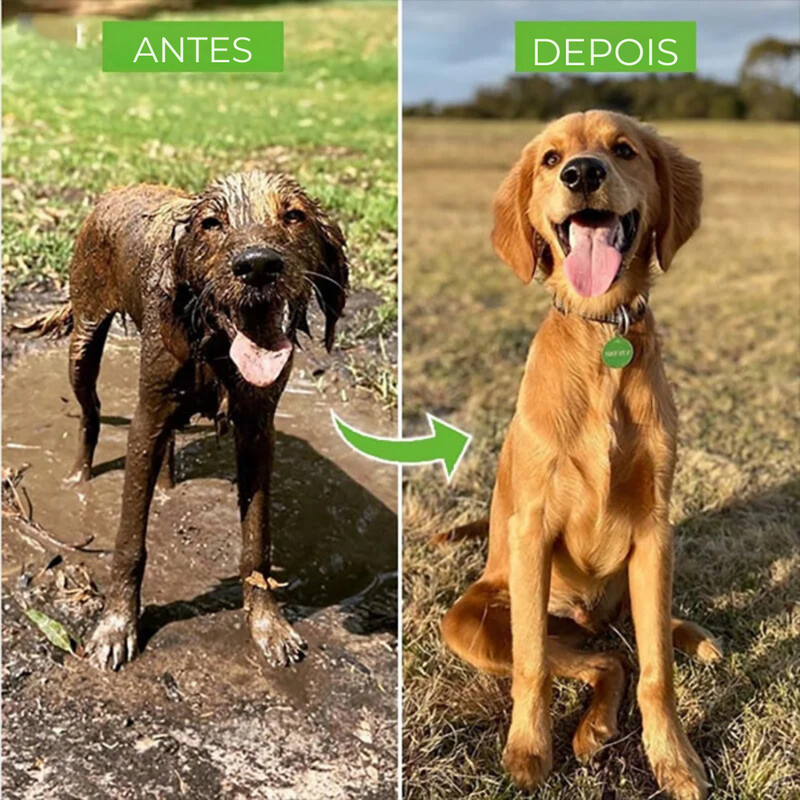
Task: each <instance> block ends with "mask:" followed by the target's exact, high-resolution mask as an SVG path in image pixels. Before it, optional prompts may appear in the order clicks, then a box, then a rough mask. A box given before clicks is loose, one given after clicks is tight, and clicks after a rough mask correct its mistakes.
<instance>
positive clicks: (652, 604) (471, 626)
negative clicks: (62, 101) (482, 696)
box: [442, 111, 721, 800]
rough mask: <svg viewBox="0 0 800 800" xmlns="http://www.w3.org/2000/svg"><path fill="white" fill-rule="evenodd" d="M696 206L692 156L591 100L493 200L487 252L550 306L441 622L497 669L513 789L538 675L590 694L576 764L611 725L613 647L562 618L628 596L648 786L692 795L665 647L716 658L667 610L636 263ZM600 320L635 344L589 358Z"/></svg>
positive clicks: (543, 720)
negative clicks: (604, 648)
mask: <svg viewBox="0 0 800 800" xmlns="http://www.w3.org/2000/svg"><path fill="white" fill-rule="evenodd" d="M701 200H702V182H701V176H700V169H699V166H698V164H697V162H695V161H693V160H692V159H690V158H687V157H686V156H685V155H683V154H682V153H680V152H679V151H678V149H677V148H675V147H674V146H673V145H671V144H669V143H668V142H666V141H665V140H664V139H662V138H661V137H659V136H658V135H657V134H656V133H655V131H654V130H652V129H651V128H649V127H647V126H645V125H642V124H640V123H638V122H636V121H635V120H633V119H630V118H628V117H626V116H623V115H620V114H612V113H606V112H603V111H588V112H586V113H579V114H570V115H569V116H566V117H563V118H562V119H560V120H558V121H556V122H554V123H552V124H551V125H549V126H548V127H547V128H546V129H545V130H544V131H543V132H542V133H541V134H540V135H539V136H537V137H536V138H535V139H534V140H533V141H532V142H530V144H528V145H527V147H525V149H524V150H523V152H522V155H521V156H520V159H519V161H518V162H517V163H516V165H515V166H514V167H513V168H512V170H511V172H510V174H509V175H508V177H507V178H506V179H505V180H504V182H503V184H502V185H501V187H500V189H499V191H498V192H497V195H496V197H495V201H494V230H493V232H492V242H493V244H494V247H495V249H496V251H497V253H498V254H499V255H500V257H501V258H502V259H503V260H504V261H505V262H506V263H507V264H508V265H510V266H511V267H512V268H513V269H514V271H515V272H516V274H517V275H518V276H519V278H520V279H521V280H522V281H523V282H525V283H529V282H530V281H531V279H532V278H533V275H534V272H539V273H540V275H541V278H542V280H543V282H544V285H545V286H546V287H547V289H548V290H549V291H550V292H551V293H552V295H553V305H554V308H553V309H552V310H551V311H550V313H549V315H548V316H547V318H546V319H545V320H544V322H543V323H542V325H541V326H540V328H539V330H538V332H537V334H536V337H535V339H534V340H533V343H532V345H531V348H530V352H529V355H528V361H527V365H526V368H525V375H524V377H523V379H522V385H521V387H520V392H519V398H518V401H517V407H516V412H515V414H514V418H513V419H512V421H511V425H510V427H509V430H508V434H507V436H506V440H505V443H504V445H503V448H502V452H501V454H500V462H499V465H498V471H497V482H496V484H495V488H494V494H493V496H492V505H491V515H490V520H489V556H488V560H487V563H486V567H485V569H484V572H483V575H482V576H481V578H480V580H478V581H477V582H476V583H474V584H473V585H472V586H471V587H470V588H469V589H468V590H467V591H466V593H465V594H464V595H463V597H461V598H460V599H459V600H458V602H457V603H456V604H455V605H454V606H453V608H452V609H451V610H450V611H449V612H448V613H447V615H446V616H445V618H444V620H443V622H442V631H443V635H444V638H445V640H446V642H447V644H448V645H449V646H450V648H452V650H454V651H455V652H456V653H457V654H458V655H459V656H461V657H462V658H464V659H466V660H467V661H469V662H470V663H472V664H474V665H475V666H476V667H478V668H479V669H482V670H485V671H487V672H491V673H495V674H506V675H507V674H511V675H512V678H513V682H512V697H513V713H512V718H511V728H510V730H509V734H508V742H507V744H506V747H505V753H504V764H505V766H506V768H507V769H508V770H509V772H510V773H511V775H512V777H513V778H514V780H515V782H516V783H517V784H518V785H519V786H521V787H524V788H532V787H535V786H537V785H539V784H540V783H541V782H542V781H543V780H544V778H545V777H546V775H547V774H548V772H549V771H550V769H551V766H552V742H551V731H550V711H549V706H550V695H551V678H552V676H553V675H555V676H558V677H563V678H576V679H578V680H581V681H584V682H585V683H587V684H588V685H590V686H591V687H592V688H593V690H594V691H593V697H592V701H591V703H590V705H589V708H588V710H587V712H586V714H585V715H584V717H583V718H582V719H581V721H580V724H579V725H578V729H577V731H576V733H575V737H574V739H573V747H574V750H575V754H576V756H577V757H578V758H579V759H580V760H582V761H589V760H591V758H592V757H593V756H594V755H595V754H596V753H597V751H598V750H599V749H600V748H601V747H602V746H603V744H604V743H606V742H607V741H608V740H610V739H611V738H613V737H614V736H616V734H617V713H618V710H619V706H620V702H621V700H622V697H623V694H624V690H625V682H626V681H625V677H626V676H625V661H624V659H623V657H622V656H621V655H620V654H618V653H613V652H602V653H592V652H586V651H583V650H579V649H577V648H576V647H575V637H574V636H572V635H571V633H570V629H571V630H572V631H573V632H577V633H585V632H590V633H591V632H595V631H597V630H598V629H600V628H601V627H602V626H603V625H604V624H606V623H608V622H611V621H613V620H614V619H616V618H617V617H618V616H619V615H620V614H621V613H623V612H625V611H627V610H628V609H630V611H631V612H632V616H633V622H634V626H635V629H636V643H637V648H638V656H639V665H640V677H639V684H638V700H639V705H640V708H641V712H642V721H643V728H644V744H645V748H646V751H647V756H648V758H649V760H650V764H651V766H652V768H653V771H654V773H655V776H656V779H657V781H658V784H659V786H660V787H661V788H662V789H663V790H665V791H666V792H667V793H669V794H670V795H672V796H673V797H675V798H678V799H679V800H700V798H704V797H706V794H707V788H708V782H707V778H706V772H705V769H704V768H703V764H702V763H701V761H700V759H699V758H698V756H697V754H696V753H695V751H694V749H693V748H692V745H691V744H690V743H689V740H688V738H687V736H686V733H685V732H684V730H683V727H682V725H681V722H680V720H679V718H678V714H677V711H676V704H675V690H674V686H673V674H672V673H673V645H674V646H676V647H678V648H680V649H681V650H684V651H685V652H687V653H689V654H690V655H693V656H695V657H696V658H698V659H699V660H701V661H704V662H711V661H715V660H717V659H719V658H720V655H721V653H720V649H719V646H718V645H717V643H716V642H715V641H714V639H713V638H712V637H711V635H710V634H709V633H707V632H706V631H704V630H703V629H702V628H700V627H699V626H697V625H694V624H693V623H691V622H687V621H684V620H678V619H674V618H672V616H671V603H672V569H673V543H672V530H671V527H670V523H669V498H670V491H671V488H672V478H673V472H674V469H675V447H676V427H677V415H676V411H675V406H674V404H673V400H672V396H671V393H670V388H669V384H668V383H667V379H666V376H665V374H664V367H663V364H662V361H661V354H660V349H659V343H658V339H657V336H656V330H655V323H654V320H653V315H652V313H651V311H650V309H649V307H648V292H649V289H650V285H651V275H652V274H653V273H654V272H656V271H657V270H658V269H659V268H660V270H666V269H668V268H669V266H670V264H671V262H672V260H673V258H674V256H675V253H676V252H677V250H678V249H679V248H680V247H681V245H683V244H684V243H685V242H686V241H687V239H689V237H690V236H691V235H692V234H693V233H694V231H695V230H696V229H697V227H698V225H699V222H700V205H701ZM617 331H618V332H620V333H624V335H625V336H626V338H627V339H628V340H629V341H630V342H631V343H632V345H633V348H634V357H633V360H632V361H631V362H630V364H628V365H627V366H625V367H624V368H622V369H612V368H610V367H608V366H606V365H605V364H604V362H603V360H602V358H601V353H602V350H603V347H604V345H605V344H606V343H607V342H608V341H609V340H610V339H611V338H612V336H613V335H614V334H615V332H617ZM478 527H479V526H478ZM476 529H477V528H476V526H475V524H473V525H470V526H467V527H466V528H465V529H464V530H463V531H461V532H459V531H458V530H457V531H455V532H453V534H452V537H453V538H458V537H459V536H460V535H468V534H470V533H474V532H475V530H476ZM484 529H485V528H484ZM565 618H566V619H565Z"/></svg>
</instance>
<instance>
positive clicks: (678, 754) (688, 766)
mask: <svg viewBox="0 0 800 800" xmlns="http://www.w3.org/2000/svg"><path fill="white" fill-rule="evenodd" d="M645 749H646V750H647V756H648V758H649V760H650V765H651V766H652V768H653V773H654V774H655V776H656V781H657V782H658V786H659V788H660V789H661V790H662V791H663V792H665V793H666V794H667V796H668V797H671V798H673V800H705V798H706V797H708V790H709V788H710V784H709V782H708V776H707V775H706V770H705V767H704V766H703V762H702V761H701V760H700V757H699V756H698V755H697V753H696V752H695V750H694V748H693V747H692V745H691V744H690V743H689V740H688V739H687V738H686V734H685V733H684V732H683V731H682V730H681V731H679V732H676V731H671V732H668V733H667V734H666V735H664V736H663V737H659V738H656V737H648V741H647V742H646V743H645Z"/></svg>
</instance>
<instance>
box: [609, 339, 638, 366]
mask: <svg viewBox="0 0 800 800" xmlns="http://www.w3.org/2000/svg"><path fill="white" fill-rule="evenodd" d="M631 361H633V345H632V344H631V343H630V342H629V341H628V340H627V339H626V338H625V337H624V336H619V335H617V336H614V337H613V338H612V339H609V340H608V341H607V342H606V344H605V347H603V363H604V364H605V365H606V366H607V367H611V369H622V368H623V367H627V366H628V364H630V363H631Z"/></svg>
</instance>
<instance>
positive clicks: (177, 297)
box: [16, 171, 348, 669]
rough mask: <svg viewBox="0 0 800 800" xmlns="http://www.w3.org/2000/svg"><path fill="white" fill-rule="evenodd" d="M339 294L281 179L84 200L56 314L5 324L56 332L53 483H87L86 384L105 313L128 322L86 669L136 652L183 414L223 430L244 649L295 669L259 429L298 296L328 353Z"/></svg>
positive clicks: (329, 251)
mask: <svg viewBox="0 0 800 800" xmlns="http://www.w3.org/2000/svg"><path fill="white" fill-rule="evenodd" d="M347 284H348V264H347V258H346V255H345V242H344V238H343V235H342V232H341V230H340V229H339V227H338V226H337V225H336V224H335V223H334V222H332V221H331V220H330V219H329V218H328V217H327V215H326V214H325V212H324V211H323V210H322V209H321V208H320V206H319V204H318V203H317V202H316V201H315V200H313V199H312V198H310V197H309V196H308V195H307V194H306V193H305V191H304V190H303V189H302V188H301V187H300V186H299V185H298V184H297V183H296V182H295V181H293V180H292V179H291V178H288V177H286V176H284V175H278V174H268V173H264V172H261V171H251V172H247V173H241V174H236V175H231V176H228V177H225V178H222V179H220V180H218V181H216V182H215V183H212V184H211V185H210V186H209V187H208V188H207V189H205V190H204V191H203V192H202V193H200V194H198V195H196V196H189V195H187V194H184V193H182V192H179V191H176V190H173V189H171V188H169V187H165V186H150V185H137V186H129V187H125V188H121V189H113V190H111V191H109V192H108V193H106V194H105V195H103V196H102V197H101V198H100V199H99V201H98V202H97V204H96V206H95V208H94V209H93V211H92V212H91V214H90V215H89V217H88V219H87V220H86V222H85V223H84V225H83V227H82V228H81V230H80V232H79V234H78V238H77V241H76V245H75V252H74V256H73V259H72V264H71V267H70V302H69V304H68V305H66V306H64V307H62V308H61V309H58V310H57V311H56V312H54V313H52V314H48V315H43V316H41V317H39V318H37V319H35V320H30V321H28V322H26V323H23V324H21V325H18V326H16V330H17V331H18V332H23V333H30V334H38V335H43V336H64V335H67V334H70V346H69V377H70V382H71V384H72V388H73V390H74V392H75V395H76V397H77V399H78V402H79V403H80V406H81V409H82V415H81V420H80V427H79V446H78V454H77V459H76V462H75V466H74V469H73V472H72V475H71V476H70V478H69V479H70V480H72V481H75V482H81V481H85V480H89V479H90V478H91V474H92V459H93V456H94V450H95V447H96V445H97V439H98V434H99V429H100V399H99V398H98V396H97V391H96V383H97V377H98V372H99V369H100V360H101V358H102V354H103V347H104V344H105V341H106V337H107V335H108V331H109V328H110V326H111V322H112V320H113V317H114V315H115V314H123V315H126V316H128V317H130V318H131V319H132V320H133V321H134V323H135V324H136V327H137V328H138V330H139V331H140V332H141V363H140V375H139V401H138V406H137V408H136V411H135V414H134V417H133V421H132V424H131V429H130V433H129V436H128V447H127V455H126V461H125V464H126V466H125V481H124V488H123V498H122V511H121V516H120V525H119V531H118V534H117V539H116V543H115V551H114V560H113V565H112V571H111V582H110V586H109V587H108V589H107V591H106V601H105V605H104V609H103V614H102V617H101V619H100V622H99V624H98V626H97V628H96V630H95V632H94V634H93V636H92V639H91V642H90V645H89V651H90V655H91V657H92V659H93V661H94V663H96V664H97V666H99V667H102V668H113V669H117V668H119V667H120V666H121V665H122V664H123V663H125V662H126V661H128V660H130V659H132V658H133V657H134V655H135V654H136V652H137V647H138V640H137V622H138V617H139V611H140V587H141V582H142V576H143V573H144V568H145V561H146V549H145V534H146V530H147V517H148V512H149V507H150V502H151V499H152V495H153V490H154V487H155V484H156V480H157V478H158V476H159V473H160V472H161V480H163V481H164V482H165V483H166V484H168V485H169V484H171V483H172V481H173V479H174V478H173V459H174V430H175V428H176V427H179V426H181V425H183V424H185V423H186V422H188V420H189V418H190V417H191V416H193V415H194V414H196V413H200V414H203V415H205V416H208V417H210V418H220V417H224V418H225V419H229V420H230V421H231V422H232V423H233V427H234V436H235V443H236V459H237V476H238V490H239V509H240V516H241V520H242V556H241V566H240V572H241V578H242V583H243V587H242V588H243V593H244V604H245V609H246V611H247V616H248V621H249V626H250V631H251V635H252V638H253V640H254V641H255V643H256V644H257V645H258V647H259V649H260V650H261V652H262V653H263V654H264V656H265V657H266V658H267V660H268V661H269V662H270V663H272V664H276V665H289V664H291V663H293V662H296V661H299V660H300V659H301V658H302V656H303V652H304V649H305V643H304V642H303V640H302V639H301V638H300V636H299V635H298V634H297V633H296V632H295V631H294V630H293V629H292V628H291V626H290V625H289V624H288V623H287V622H286V620H284V618H283V616H282V614H281V612H280V610H279V608H278V606H277V603H276V600H275V598H274V596H273V593H272V590H271V588H270V580H269V579H270V530H269V492H270V476H271V472H272V460H273V436H274V430H273V420H274V414H275V409H276V406H277V403H278V400H279V398H280V396H281V393H282V392H283V389H284V387H285V385H286V382H287V380H288V376H289V372H290V370H291V360H292V356H291V353H292V347H293V345H294V344H296V341H297V334H298V332H305V333H308V324H307V320H306V309H307V306H308V303H309V301H310V300H311V298H312V296H314V297H315V298H316V301H317V302H318V303H319V305H320V307H321V308H322V310H323V312H324V314H325V344H326V347H327V348H328V349H330V348H331V346H332V344H333V335H334V328H335V325H336V321H337V319H338V318H339V317H340V316H341V313H342V310H343V308H344V303H345V293H346V288H347ZM234 342H237V347H239V351H240V352H244V353H245V356H244V357H242V356H239V359H238V360H237V357H236V355H235V354H234V360H232V358H231V355H232V353H231V351H232V344H233V343H234ZM240 343H243V344H241V346H240ZM243 358H244V359H246V360H242V359H243ZM234 361H236V363H234ZM243 367H244V368H245V370H246V371H247V373H248V379H249V380H245V379H244V377H243V376H242V368H243ZM175 566H176V569H177V568H179V566H178V565H175Z"/></svg>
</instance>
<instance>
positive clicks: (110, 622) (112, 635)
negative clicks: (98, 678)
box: [88, 611, 138, 670]
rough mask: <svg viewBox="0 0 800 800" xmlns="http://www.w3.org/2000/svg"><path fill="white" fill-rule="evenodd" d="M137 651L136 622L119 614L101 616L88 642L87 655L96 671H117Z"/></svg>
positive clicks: (112, 613) (125, 615)
mask: <svg viewBox="0 0 800 800" xmlns="http://www.w3.org/2000/svg"><path fill="white" fill-rule="evenodd" d="M137 651H138V642H137V636H136V620H135V618H134V617H132V616H131V615H127V614H121V613H119V612H116V611H114V612H109V613H106V614H103V616H102V617H101V618H100V622H99V624H98V626H97V628H95V631H94V633H93V634H92V638H91V639H90V640H89V647H88V655H89V660H90V661H91V663H92V664H93V665H94V666H95V667H97V668H98V669H113V670H118V669H119V668H120V667H121V666H122V665H123V664H124V663H126V662H127V661H131V660H132V659H133V658H134V656H135V655H136V653H137Z"/></svg>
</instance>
